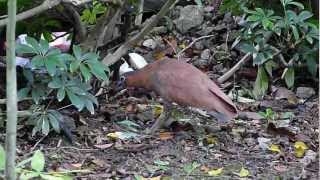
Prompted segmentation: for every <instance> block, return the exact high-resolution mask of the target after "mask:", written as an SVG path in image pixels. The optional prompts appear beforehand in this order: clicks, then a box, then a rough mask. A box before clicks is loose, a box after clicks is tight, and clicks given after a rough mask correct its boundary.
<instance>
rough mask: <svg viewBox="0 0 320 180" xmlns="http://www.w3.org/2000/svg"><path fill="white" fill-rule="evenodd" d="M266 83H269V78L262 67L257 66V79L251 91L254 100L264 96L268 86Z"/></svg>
mask: <svg viewBox="0 0 320 180" xmlns="http://www.w3.org/2000/svg"><path fill="white" fill-rule="evenodd" d="M268 81H269V78H268V75H267V73H266V71H265V70H264V67H263V66H259V68H258V73H257V78H256V81H255V85H254V89H253V94H254V96H255V98H260V97H262V96H264V95H265V93H266V91H267V90H268V86H269V82H268Z"/></svg>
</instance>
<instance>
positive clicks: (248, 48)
mask: <svg viewBox="0 0 320 180" xmlns="http://www.w3.org/2000/svg"><path fill="white" fill-rule="evenodd" d="M239 48H240V50H241V51H242V52H244V53H257V50H256V48H254V46H253V45H251V44H247V43H242V44H241V45H240V47H239Z"/></svg>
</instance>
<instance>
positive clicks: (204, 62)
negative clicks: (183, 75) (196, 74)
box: [193, 59, 209, 69]
mask: <svg viewBox="0 0 320 180" xmlns="http://www.w3.org/2000/svg"><path fill="white" fill-rule="evenodd" d="M193 65H194V66H196V67H197V68H200V69H204V68H207V67H208V65H209V62H208V60H207V59H198V60H196V61H194V63H193Z"/></svg>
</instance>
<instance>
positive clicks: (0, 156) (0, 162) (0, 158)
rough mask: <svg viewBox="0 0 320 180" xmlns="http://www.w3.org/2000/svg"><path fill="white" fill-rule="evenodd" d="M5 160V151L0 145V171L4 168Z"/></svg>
mask: <svg viewBox="0 0 320 180" xmlns="http://www.w3.org/2000/svg"><path fill="white" fill-rule="evenodd" d="M5 160H6V153H5V151H4V149H3V147H2V146H1V145H0V171H1V170H4V167H5Z"/></svg>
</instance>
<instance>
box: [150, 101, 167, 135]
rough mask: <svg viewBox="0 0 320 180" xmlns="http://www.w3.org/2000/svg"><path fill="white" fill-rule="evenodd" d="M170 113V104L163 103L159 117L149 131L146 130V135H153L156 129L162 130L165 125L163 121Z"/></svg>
mask: <svg viewBox="0 0 320 180" xmlns="http://www.w3.org/2000/svg"><path fill="white" fill-rule="evenodd" d="M170 112H171V104H170V103H167V102H165V103H164V104H163V111H162V113H161V114H160V116H159V117H158V118H157V119H156V122H154V123H153V125H152V126H151V128H150V129H147V133H148V134H154V133H155V132H156V131H157V130H158V129H160V128H162V127H163V126H164V124H165V121H166V120H167V119H168V118H169V115H170Z"/></svg>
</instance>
